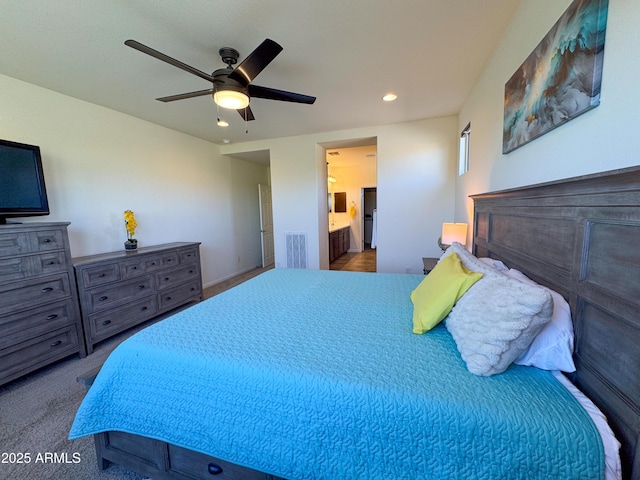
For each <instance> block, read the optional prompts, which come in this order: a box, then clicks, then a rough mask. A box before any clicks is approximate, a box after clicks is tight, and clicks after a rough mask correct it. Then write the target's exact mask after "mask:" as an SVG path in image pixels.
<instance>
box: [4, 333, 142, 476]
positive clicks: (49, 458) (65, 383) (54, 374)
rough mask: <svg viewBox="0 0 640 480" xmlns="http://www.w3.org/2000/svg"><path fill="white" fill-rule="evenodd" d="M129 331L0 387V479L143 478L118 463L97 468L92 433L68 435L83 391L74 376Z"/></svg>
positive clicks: (91, 365)
mask: <svg viewBox="0 0 640 480" xmlns="http://www.w3.org/2000/svg"><path fill="white" fill-rule="evenodd" d="M131 334H133V331H129V332H127V333H126V334H123V335H119V336H118V337H115V338H114V339H111V340H108V341H106V342H103V343H101V344H100V345H98V346H97V348H96V350H95V351H94V353H93V354H91V355H89V356H88V357H86V358H82V359H81V358H79V356H78V355H75V356H72V357H69V358H68V359H66V360H62V361H60V362H57V363H55V364H54V365H52V366H50V367H47V368H44V369H42V370H40V371H38V372H36V373H34V374H32V375H27V376H25V377H22V378H21V379H19V380H16V381H14V382H11V383H9V384H7V385H5V386H2V387H0V455H1V457H0V479H2V480H9V479H10V480H51V479H56V480H67V479H68V480H93V479H96V480H115V479H118V480H139V479H142V478H144V477H142V476H140V475H138V474H136V473H133V472H131V471H129V470H127V469H125V468H123V467H120V466H118V465H111V466H110V467H109V468H108V469H106V470H105V471H104V472H100V471H99V470H98V468H97V463H96V457H95V450H94V446H93V438H82V439H79V440H74V441H70V440H67V436H68V434H69V429H70V428H71V423H72V422H73V418H74V416H75V412H76V410H77V408H78V406H79V405H80V402H81V401H82V398H83V397H84V394H85V389H84V386H83V385H81V384H80V383H77V382H76V378H77V377H78V376H81V375H82V374H84V373H86V372H87V371H90V370H92V369H94V368H97V367H99V366H100V365H102V363H103V362H104V360H105V359H106V357H107V356H108V354H109V353H110V352H111V351H112V350H113V349H114V348H115V346H116V345H117V344H119V343H120V342H121V341H122V340H124V338H126V337H128V336H129V335H131Z"/></svg>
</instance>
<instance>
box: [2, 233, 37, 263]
mask: <svg viewBox="0 0 640 480" xmlns="http://www.w3.org/2000/svg"><path fill="white" fill-rule="evenodd" d="M29 252H31V242H29V233H28V232H7V233H0V257H4V256H10V255H20V254H22V253H29Z"/></svg>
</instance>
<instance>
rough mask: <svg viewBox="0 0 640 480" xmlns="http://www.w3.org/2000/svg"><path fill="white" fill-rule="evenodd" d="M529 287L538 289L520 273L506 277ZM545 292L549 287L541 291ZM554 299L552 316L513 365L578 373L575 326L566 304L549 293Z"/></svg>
mask: <svg viewBox="0 0 640 480" xmlns="http://www.w3.org/2000/svg"><path fill="white" fill-rule="evenodd" d="M507 275H509V277H511V278H515V279H517V280H519V281H521V282H524V283H528V284H529V285H538V284H537V283H536V282H534V281H533V280H531V279H530V278H529V277H527V276H526V275H525V274H524V273H522V272H520V271H519V270H515V269H513V268H512V269H511V270H509V272H508V273H507ZM542 288H546V287H542ZM547 290H548V291H549V293H551V298H552V299H553V314H552V316H551V321H550V322H549V323H547V324H546V325H545V326H544V327H543V328H542V330H541V331H540V333H539V334H538V336H537V337H536V338H535V339H534V340H533V342H532V343H531V345H530V346H529V348H528V349H527V350H526V351H525V352H524V353H523V354H522V355H520V356H519V357H518V358H517V359H516V361H515V362H514V363H517V364H518V365H530V366H533V367H537V368H540V369H543V370H561V371H563V372H575V371H576V366H575V364H574V363H573V340H574V335H573V322H572V321H571V310H570V308H569V304H568V303H567V301H566V300H565V299H564V298H563V297H562V295H560V294H559V293H558V292H555V291H553V290H551V289H547Z"/></svg>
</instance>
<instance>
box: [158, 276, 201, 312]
mask: <svg viewBox="0 0 640 480" xmlns="http://www.w3.org/2000/svg"><path fill="white" fill-rule="evenodd" d="M201 294H202V285H201V283H200V279H199V278H198V279H197V280H194V281H192V282H189V283H186V284H184V285H181V286H179V287H177V288H173V289H167V290H163V291H162V292H161V293H159V294H158V298H159V303H160V310H161V311H166V310H171V309H172V308H175V307H177V306H179V305H182V304H183V303H185V302H186V301H187V300H190V299H191V300H194V301H197V300H200V296H201Z"/></svg>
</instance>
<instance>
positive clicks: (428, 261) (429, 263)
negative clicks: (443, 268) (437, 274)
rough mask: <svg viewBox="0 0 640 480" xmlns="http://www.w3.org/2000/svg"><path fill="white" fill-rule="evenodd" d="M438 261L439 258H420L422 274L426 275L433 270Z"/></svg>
mask: <svg viewBox="0 0 640 480" xmlns="http://www.w3.org/2000/svg"><path fill="white" fill-rule="evenodd" d="M438 260H440V259H439V258H432V257H422V265H423V267H424V268H423V269H422V272H423V273H424V274H425V275H427V274H428V273H429V272H430V271H431V270H433V269H434V267H435V266H436V263H438Z"/></svg>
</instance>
